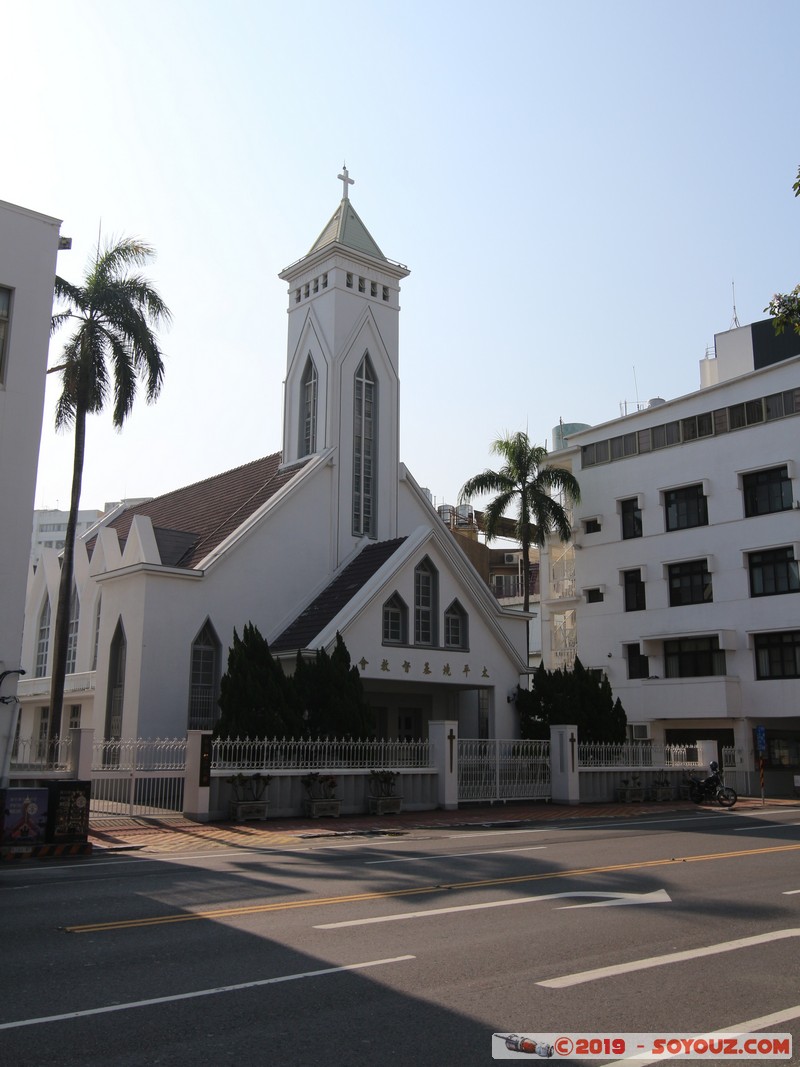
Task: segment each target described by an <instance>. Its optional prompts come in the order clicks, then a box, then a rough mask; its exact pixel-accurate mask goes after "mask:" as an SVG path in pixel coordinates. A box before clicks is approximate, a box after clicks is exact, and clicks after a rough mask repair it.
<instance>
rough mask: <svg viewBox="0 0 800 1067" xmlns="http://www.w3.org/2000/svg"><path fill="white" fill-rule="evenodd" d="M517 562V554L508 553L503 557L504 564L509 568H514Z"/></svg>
mask: <svg viewBox="0 0 800 1067" xmlns="http://www.w3.org/2000/svg"><path fill="white" fill-rule="evenodd" d="M516 562H517V555H516V553H515V552H506V553H505V554H504V556H503V563H505V564H506V566H508V567H513V566H514V565H515V564H516Z"/></svg>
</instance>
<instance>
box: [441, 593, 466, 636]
mask: <svg viewBox="0 0 800 1067" xmlns="http://www.w3.org/2000/svg"><path fill="white" fill-rule="evenodd" d="M468 623H469V619H468V617H467V613H466V611H464V609H463V608H462V607H461V605H460V604H459V602H458V601H457V600H454V601H453V603H452V604H451V605H450V607H449V608H448V609H447V611H446V612H445V613H444V644H445V648H466V647H467V645H468V643H469V640H468V639H469V626H468Z"/></svg>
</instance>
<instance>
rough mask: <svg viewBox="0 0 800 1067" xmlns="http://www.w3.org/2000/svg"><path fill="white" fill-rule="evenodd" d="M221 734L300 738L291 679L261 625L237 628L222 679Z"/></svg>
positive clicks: (219, 728) (246, 625)
mask: <svg viewBox="0 0 800 1067" xmlns="http://www.w3.org/2000/svg"><path fill="white" fill-rule="evenodd" d="M219 706H220V711H221V716H220V719H219V721H218V723H217V725H216V728H215V730H214V733H215V734H216V736H217V737H299V736H300V735H301V733H302V724H301V720H300V717H299V715H298V713H297V707H296V704H295V702H294V700H293V693H292V691H291V680H290V679H289V678H287V677H286V675H285V674H284V673H283V668H282V667H281V665H280V663H279V662H278V661H277V660H275V659H274V657H273V656H272V653H271V652H270V650H269V645H268V644H267V642H266V640H265V639H264V637H263V636H262V635H261V633H260V632H259V630H258V627H256V626H254V625H253V624H252V623H250V622H248V623H246V624H245V627H244V629H243V630H242V636H241V637H239V635H238V633H237V632H236V630H235V629H234V631H233V644H232V645H231V647H230V649H229V650H228V669H227V670H226V672H225V674H223V676H222V679H221V680H220V697H219Z"/></svg>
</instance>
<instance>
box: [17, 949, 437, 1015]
mask: <svg viewBox="0 0 800 1067" xmlns="http://www.w3.org/2000/svg"><path fill="white" fill-rule="evenodd" d="M416 958H417V957H416V956H392V957H389V958H388V959H383V960H367V961H366V962H365V963H348V964H344V965H343V966H341V967H324V968H323V969H322V970H319V971H302V972H301V973H299V974H282V975H280V976H279V977H278V978H261V979H259V980H258V981H255V982H239V983H238V984H237V985H222V986H216V987H215V988H213V989H197V990H195V991H194V992H193V993H175V994H174V995H173V996H169V997H152V998H151V999H149V1000H132V1001H129V1002H128V1003H126V1004H109V1005H107V1006H106V1007H103V1008H86V1009H85V1010H84V1011H68V1012H64V1013H63V1014H62V1015H43V1016H41V1017H40V1018H38V1019H16V1020H15V1021H14V1022H9V1023H0V1030H16V1029H18V1028H19V1027H22V1026H40V1025H41V1024H42V1023H56V1022H64V1021H65V1020H66V1019H82V1018H86V1017H87V1016H89V1015H105V1014H107V1013H109V1012H115V1011H129V1010H130V1009H131V1008H149V1007H151V1006H152V1005H154V1004H172V1003H174V1002H175V1001H177V1000H193V999H194V998H195V997H211V996H215V995H216V994H217V993H236V992H238V991H239V990H242V989H255V988H257V987H258V986H265V985H278V984H280V983H281V982H295V981H297V980H298V979H300V978H319V977H321V976H322V975H327V974H342V973H343V972H345V971H361V970H364V969H365V968H367V967H382V966H384V965H385V964H387V963H402V962H403V961H405V960H414V959H416Z"/></svg>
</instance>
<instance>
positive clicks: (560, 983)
mask: <svg viewBox="0 0 800 1067" xmlns="http://www.w3.org/2000/svg"><path fill="white" fill-rule="evenodd" d="M787 937H800V927H794V928H791V929H788V930H773V931H772V932H771V933H769V934H756V935H755V936H754V937H740V938H738V939H737V940H735V941H720V942H719V943H718V944H716V945H705V946H704V947H703V948H690V949H687V950H686V951H684V952H668V953H667V954H666V955H664V956H648V957H647V958H646V959H642V960H631V961H630V962H629V963H617V964H614V965H613V966H611V967H598V968H597V969H596V970H593V971H578V972H576V973H575V974H565V975H562V976H561V977H560V978H550V979H548V980H547V981H546V982H537V983H536V984H537V985H541V986H546V987H547V988H548V989H565V988H566V987H567V986H573V985H581V984H582V983H583V982H593V981H595V979H597V978H613V977H614V976H615V975H618V974H629V973H630V972H631V971H644V970H646V969H647V968H648V967H661V966H662V965H663V964H665V963H681V962H683V961H684V960H696V959H698V958H699V957H700V956H715V955H716V954H717V953H719V952H732V951H733V950H734V949H737V948H749V947H751V946H752V945H764V944H767V943H768V942H769V941H782V940H783V939H784V938H787Z"/></svg>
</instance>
